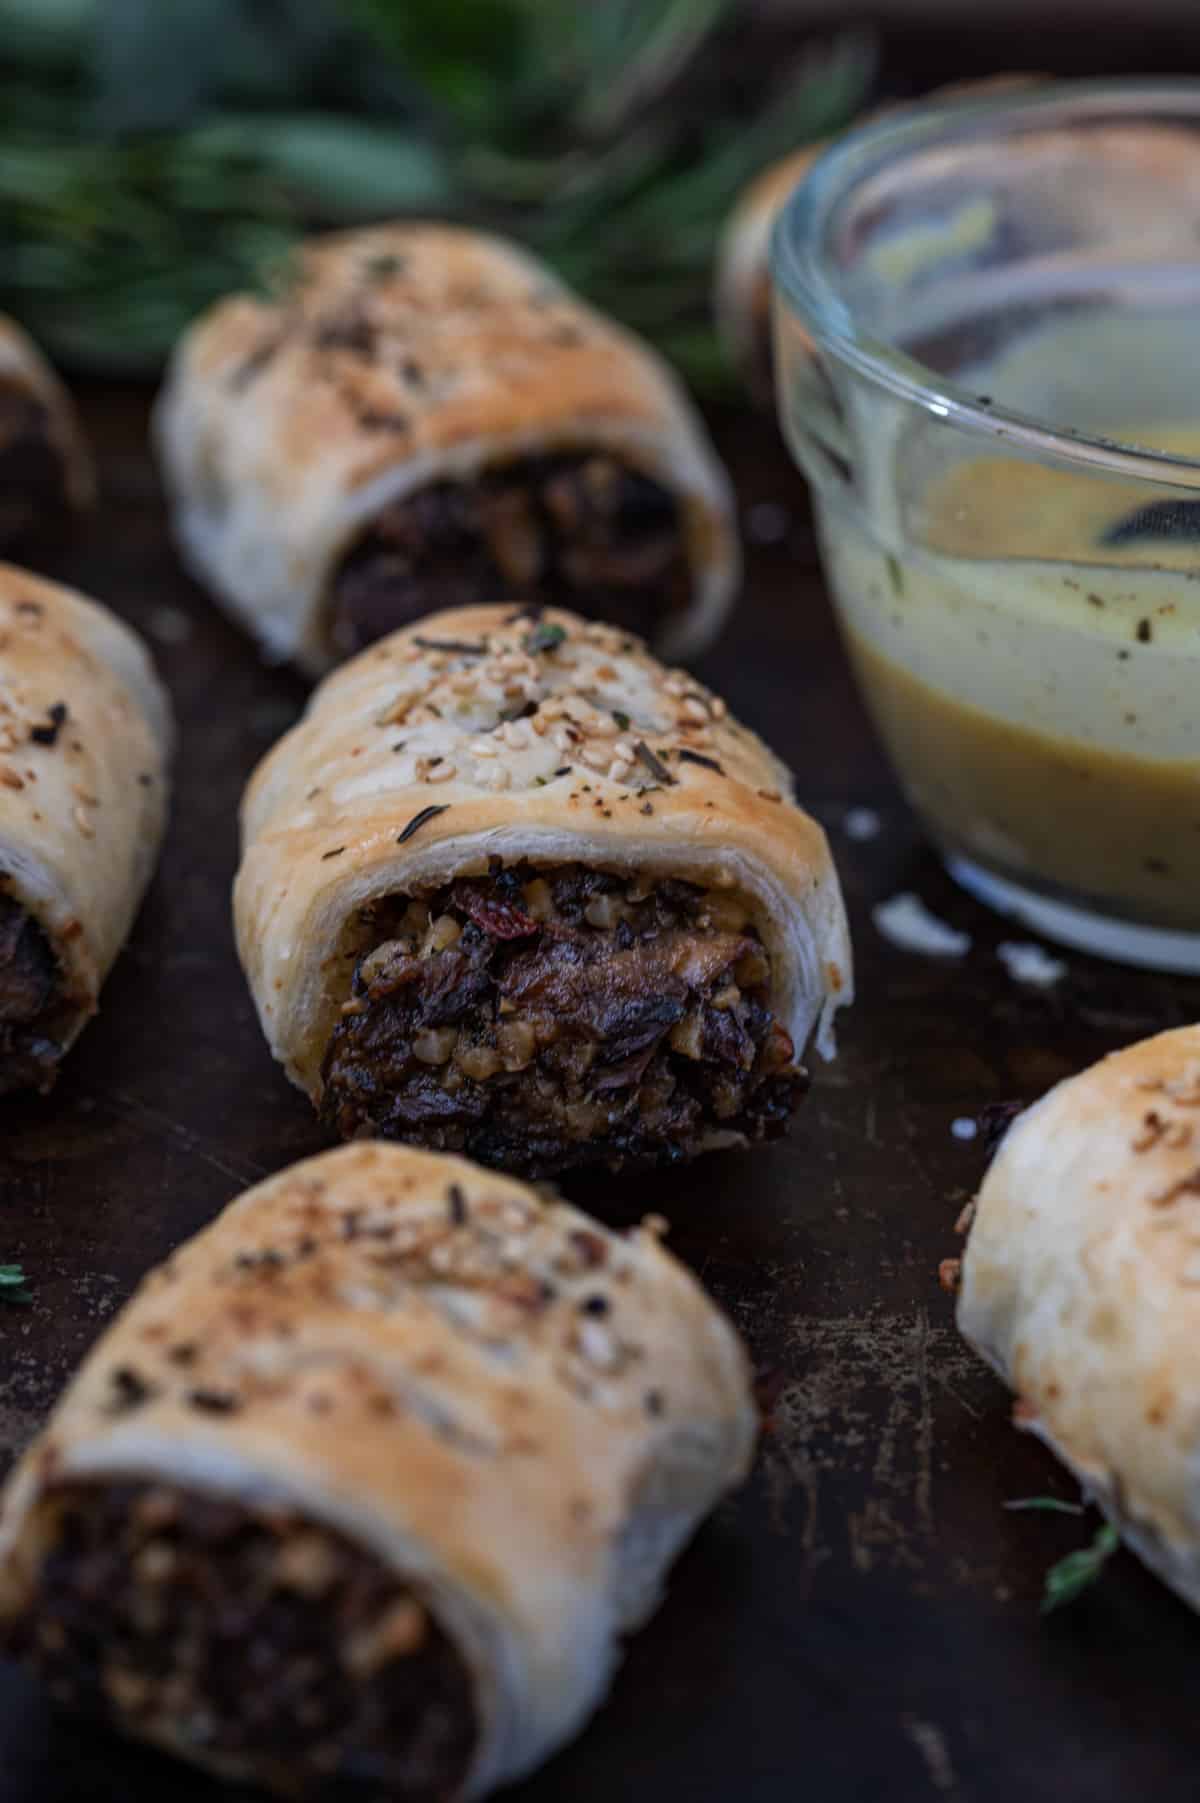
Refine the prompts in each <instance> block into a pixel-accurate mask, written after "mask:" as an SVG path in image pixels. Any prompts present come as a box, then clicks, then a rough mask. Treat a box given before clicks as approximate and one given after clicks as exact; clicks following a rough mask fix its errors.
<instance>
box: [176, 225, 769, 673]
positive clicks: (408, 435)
mask: <svg viewBox="0 0 1200 1803" xmlns="http://www.w3.org/2000/svg"><path fill="white" fill-rule="evenodd" d="M157 433H158V442H159V447H160V452H161V456H162V462H163V469H164V473H165V476H166V481H167V485H168V488H169V490H170V493H171V497H172V501H173V506H174V520H175V528H176V532H177V534H178V537H179V541H180V544H181V546H182V549H183V552H184V555H185V556H186V558H187V559H188V562H189V563H190V564H191V566H192V568H193V569H194V570H195V571H196V573H197V574H198V575H199V577H200V578H201V579H202V580H203V581H205V582H207V583H209V584H210V585H211V586H212V588H213V589H214V591H215V592H216V593H217V595H218V597H219V598H220V599H222V600H223V601H224V602H225V604H226V605H227V606H228V607H229V608H230V609H231V610H232V611H233V612H234V613H235V614H236V615H237V616H238V617H239V618H240V619H241V620H242V622H243V623H244V624H245V625H246V626H248V627H249V629H250V631H251V632H253V633H254V634H255V635H256V636H257V637H258V638H259V639H260V640H261V641H262V642H263V644H264V645H265V646H266V647H267V649H268V650H269V651H271V652H272V653H274V654H276V655H278V656H281V657H289V658H295V659H296V660H298V661H299V662H300V663H301V664H303V665H304V666H305V667H306V668H307V669H309V670H311V671H314V672H317V671H320V670H322V669H325V668H327V667H328V666H329V664H330V662H331V661H332V653H331V649H330V643H329V632H328V617H327V604H328V598H329V589H330V585H331V581H332V578H333V576H334V574H335V571H336V569H337V566H338V563H339V561H340V559H341V558H342V556H343V555H344V554H345V552H346V551H347V550H348V549H349V547H350V545H351V544H352V543H353V541H354V539H355V538H356V537H357V535H358V534H359V533H360V532H361V531H362V530H363V529H364V528H365V527H366V526H367V525H368V524H369V523H370V521H371V520H372V519H373V518H375V517H377V516H378V514H379V513H380V512H381V511H382V509H383V508H384V507H385V506H387V505H389V504H390V503H391V502H394V501H396V500H399V499H401V498H403V497H404V496H406V495H409V494H412V493H414V492H415V491H416V490H418V489H421V488H424V487H426V486H428V485H429V484H430V483H432V482H436V481H439V480H454V479H455V478H464V477H469V476H472V475H474V474H476V473H477V472H479V471H480V470H481V469H483V468H485V467H486V466H488V465H490V464H493V463H504V462H508V461H511V460H513V459H514V458H518V457H522V456H528V455H534V454H542V453H548V452H555V451H564V450H581V449H582V450H589V449H603V450H608V451H611V452H614V453H616V454H619V455H620V456H621V457H623V458H625V459H626V460H627V461H628V462H629V463H630V464H631V465H632V466H633V467H634V468H636V469H638V470H641V471H642V472H643V473H645V474H646V475H649V476H651V477H653V478H655V479H656V480H658V481H659V482H661V483H662V484H663V486H664V487H666V488H667V489H668V490H669V491H671V492H672V493H673V494H674V495H676V496H677V497H678V499H679V502H680V505H681V509H682V513H683V521H684V530H685V539H686V543H687V548H688V553H689V557H690V561H691V564H692V569H693V572H694V585H693V596H692V604H691V606H690V608H689V609H688V610H687V613H686V615H685V616H684V617H683V618H682V619H681V620H680V621H679V622H677V624H676V626H675V627H672V628H671V629H670V642H669V643H668V644H666V646H665V649H667V650H668V652H669V654H670V655H671V656H680V655H683V654H684V653H685V652H688V651H692V650H695V649H696V648H697V647H698V646H699V645H701V644H702V643H704V642H706V641H707V640H708V639H710V638H711V637H712V636H713V635H714V634H715V632H716V630H717V628H718V627H719V625H720V623H721V620H722V619H723V617H724V615H725V613H726V612H727V611H728V608H729V606H730V604H731V602H732V600H733V595H734V591H735V589H736V586H737V581H738V576H739V551H738V544H737V534H736V527H735V523H734V512H733V499H732V494H731V491H730V488H729V484H728V480H727V478H726V476H725V472H724V470H723V469H722V467H721V465H720V463H719V462H718V460H717V458H716V454H715V452H714V451H713V449H712V446H711V445H710V443H709V440H708V437H707V434H706V433H705V431H704V428H703V426H702V424H701V422H700V420H699V418H698V416H697V415H696V413H695V412H694V410H693V408H692V407H691V404H690V403H689V401H688V400H687V398H686V396H685V395H684V393H683V390H682V389H681V387H680V385H679V383H678V382H677V381H676V380H675V378H674V377H673V376H672V374H671V373H670V371H669V370H668V369H667V367H666V365H665V364H664V363H663V362H662V361H661V359H660V358H658V357H657V356H655V354H654V353H653V352H652V351H651V350H650V349H649V348H648V347H647V346H645V345H643V344H641V343H640V342H639V341H638V340H636V339H635V338H633V337H632V336H631V335H630V334H629V333H627V332H625V331H623V330H622V329H621V328H620V327H618V326H616V325H615V324H613V323H612V322H611V321H609V320H607V319H604V318H602V317H601V316H600V315H599V314H597V313H594V312H593V311H592V310H591V309H590V308H589V307H587V306H585V305H584V303H583V302H582V301H580V300H579V299H578V298H577V297H576V296H575V295H573V294H572V293H571V292H570V291H569V290H568V289H565V288H564V287H562V285H561V284H560V283H559V282H558V281H557V280H556V279H555V277H553V276H552V275H551V274H550V272H549V271H548V270H547V269H546V268H544V267H543V266H542V265H541V264H539V263H538V262H536V261H535V260H534V259H533V258H532V257H531V256H529V255H528V254H527V253H526V252H524V251H521V250H519V249H518V248H517V247H516V246H514V245H511V244H507V243H505V242H504V241H503V240H501V239H499V238H492V237H488V236H486V235H485V234H483V233H481V232H474V231H467V230H464V229H462V228H459V227H456V226H443V225H390V226H378V227H372V228H370V229H368V230H362V231H355V232H345V233H340V234H337V235H334V236H330V237H327V238H320V239H316V240H314V241H312V242H311V243H310V245H309V246H308V247H307V249H306V250H305V252H304V253H303V256H302V259H301V261H300V265H299V271H298V274H297V276H296V278H295V280H294V282H293V285H292V287H291V288H290V289H289V291H288V293H287V294H286V296H284V297H283V298H282V299H281V300H279V301H266V300H255V299H252V298H251V297H249V296H246V295H235V296H233V297H231V298H230V299H228V300H225V301H222V302H221V303H220V304H219V305H218V306H216V307H214V308H213V309H212V310H211V311H210V312H208V313H206V314H205V315H204V316H203V317H202V318H201V319H200V320H199V321H197V323H196V324H195V325H194V326H193V327H192V328H191V330H190V331H189V332H188V333H187V335H186V336H185V338H184V339H183V340H182V342H181V344H180V346H179V348H178V351H177V353H176V355H175V358H174V360H173V363H172V366H171V370H170V373H169V375H168V379H167V383H166V387H165V389H164V392H163V395H162V398H161V401H160V403H159V408H158V416H157Z"/></svg>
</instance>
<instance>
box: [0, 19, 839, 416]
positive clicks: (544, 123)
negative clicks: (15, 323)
mask: <svg viewBox="0 0 1200 1803" xmlns="http://www.w3.org/2000/svg"><path fill="white" fill-rule="evenodd" d="M738 10H739V9H738V6H737V0H606V4H604V5H603V6H579V5H577V4H576V3H575V0H456V3H455V4H453V5H446V4H445V0H341V3H340V4H338V3H337V0H275V3H274V4H273V5H272V6H271V7H270V8H269V9H267V8H264V7H262V6H261V5H257V4H255V0H173V3H172V4H171V5H170V6H164V5H162V4H161V0H52V3H51V0H0V225H2V228H3V236H4V243H5V255H4V257H3V259H2V260H0V308H3V309H5V310H7V311H9V312H12V313H14V314H16V315H17V317H19V318H21V319H23V320H24V321H25V322H26V323H27V324H28V325H29V326H30V328H31V329H32V330H33V331H34V332H35V334H36V335H37V336H38V337H40V338H41V339H42V341H43V342H44V343H45V344H46V345H47V347H48V348H49V349H50V350H51V351H52V352H53V353H54V354H56V355H57V356H59V357H60V358H62V359H64V360H65V361H67V362H69V363H72V364H74V365H77V366H78V365H83V366H88V367H92V368H99V369H109V370H113V371H120V372H134V371H147V372H149V371H153V370H154V369H155V368H157V366H158V365H159V364H160V363H161V361H162V359H163V357H164V356H165V354H166V352H167V350H168V349H169V347H170V345H171V343H172V341H173V340H174V338H175V337H176V335H177V334H178V332H179V331H180V330H181V328H182V327H183V326H184V325H186V323H187V322H188V320H189V319H191V318H192V317H193V316H194V315H195V314H196V312H197V311H199V309H200V308H202V307H203V306H204V305H206V304H207V303H208V302H209V301H210V300H212V299H214V298H215V297H216V296H218V295H220V294H222V293H225V292H227V291H228V290H229V289H231V288H237V287H246V286H256V285H259V284H262V283H266V282H269V281H270V280H271V279H272V275H273V272H276V271H277V270H278V268H279V266H280V265H281V263H282V262H283V261H285V260H286V256H287V253H288V251H289V248H290V247H291V246H292V245H293V244H294V243H295V242H296V239H297V238H298V236H299V235H300V234H301V233H302V232H303V231H304V230H306V229H308V228H310V227H321V226H329V225H340V224H354V223H356V222H361V221H363V220H366V219H372V218H386V217H395V216H402V215H409V214H412V215H421V216H424V217H429V216H432V215H440V216H444V217H449V218H459V219H463V220H466V221H470V222H473V223H482V224H487V225H489V226H491V227H493V228H495V229H499V230H501V231H506V232H509V233H510V234H511V235H513V236H514V237H516V238H518V239H521V240H523V241H524V242H526V243H527V244H529V245H530V247H531V248H532V249H534V250H535V251H537V252H538V253H539V254H540V255H542V256H543V257H545V258H546V259H547V260H548V261H549V262H550V263H551V265H552V266H553V267H555V268H556V269H557V270H558V271H559V272H560V273H561V274H562V275H563V276H564V277H565V278H566V279H567V280H568V281H570V282H571V283H572V284H574V285H575V286H577V287H578V288H580V289H581V290H582V292H583V293H584V294H586V295H587V296H588V297H589V298H590V299H591V300H592V301H594V302H595V303H596V304H598V305H599V306H601V307H603V308H605V309H607V310H608V311H611V312H613V313H615V314H616V315H617V316H618V317H620V318H622V319H623V320H625V321H626V323H628V324H629V325H631V326H633V327H634V328H635V329H636V330H639V331H641V332H643V333H645V334H646V335H647V336H648V337H650V338H651V339H653V340H654V341H655V342H656V343H657V344H658V345H659V346H660V348H661V349H663V350H664V351H665V352H666V353H667V354H668V355H669V356H672V357H673V358H674V359H675V360H676V361H677V362H678V363H679V364H680V365H681V366H682V367H683V369H684V371H685V373H686V374H688V375H689V376H691V377H692V378H693V379H694V380H696V381H698V382H700V383H702V384H705V383H707V384H711V383H712V382H713V381H714V380H716V379H717V378H718V377H719V374H720V368H721V366H720V361H719V355H718V352H717V348H716V345H715V342H714V339H713V337H712V334H711V331H710V329H709V326H708V319H707V299H708V287H709V281H710V275H711V263H712V255H713V249H714V245H715V241H716V236H717V233H718V231H719V229H720V227H721V224H722V222H723V220H724V218H725V216H726V214H727V212H728V209H729V207H730V206H731V204H732V202H733V200H734V198H735V196H736V195H737V193H738V192H739V191H740V189H741V187H742V186H743V184H744V183H745V182H746V181H747V180H748V179H749V178H750V177H751V176H752V175H753V174H754V173H755V172H756V171H757V170H758V169H759V168H761V167H762V166H763V165H764V164H766V163H767V162H769V161H770V160H772V158H774V157H776V156H778V155H780V154H782V153H783V152H784V151H785V150H787V149H790V148H791V147H792V146H793V145H796V144H799V143H803V142H805V141H807V140H809V139H811V138H814V137H819V136H823V135H825V134H826V133H828V132H830V131H832V130H834V129H836V128H837V127H838V126H840V125H841V124H843V123H844V122H845V120H846V119H847V118H848V117H849V116H850V115H851V114H852V113H853V112H854V110H855V109H856V107H857V106H858V105H859V103H860V102H861V100H862V98H863V95H864V92H865V89H866V86H867V83H868V81H869V78H870V73H871V61H872V59H871V52H870V47H869V43H868V42H867V41H866V40H864V39H863V38H862V37H861V36H856V35H846V34H844V35H842V36H841V37H839V38H836V39H835V40H834V41H833V42H831V43H828V44H825V45H819V46H814V47H812V48H810V49H809V50H808V51H807V52H806V53H805V54H804V55H803V56H802V57H800V58H795V57H793V58H792V60H791V62H790V65H789V63H788V61H787V58H784V59H782V65H783V66H782V67H779V68H777V70H776V73H775V75H774V77H773V79H772V80H771V82H770V87H769V92H768V93H767V94H766V95H765V96H764V97H763V98H762V104H758V102H757V99H756V100H755V102H754V104H753V105H751V104H748V102H747V100H746V97H745V95H744V94H743V95H741V96H739V95H737V93H736V92H733V91H732V90H731V89H730V86H729V84H728V83H725V82H723V81H718V80H717V79H716V77H717V74H718V73H720V71H721V70H722V69H724V68H725V66H726V64H727V59H726V58H724V57H723V56H722V55H721V45H722V43H723V42H725V43H728V42H729V41H731V34H733V33H734V32H736V30H737V29H738V23H737V20H736V14H737V12H738ZM706 50H707V51H709V52H710V54H709V55H707V56H705V55H702V52H704V51H706Z"/></svg>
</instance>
